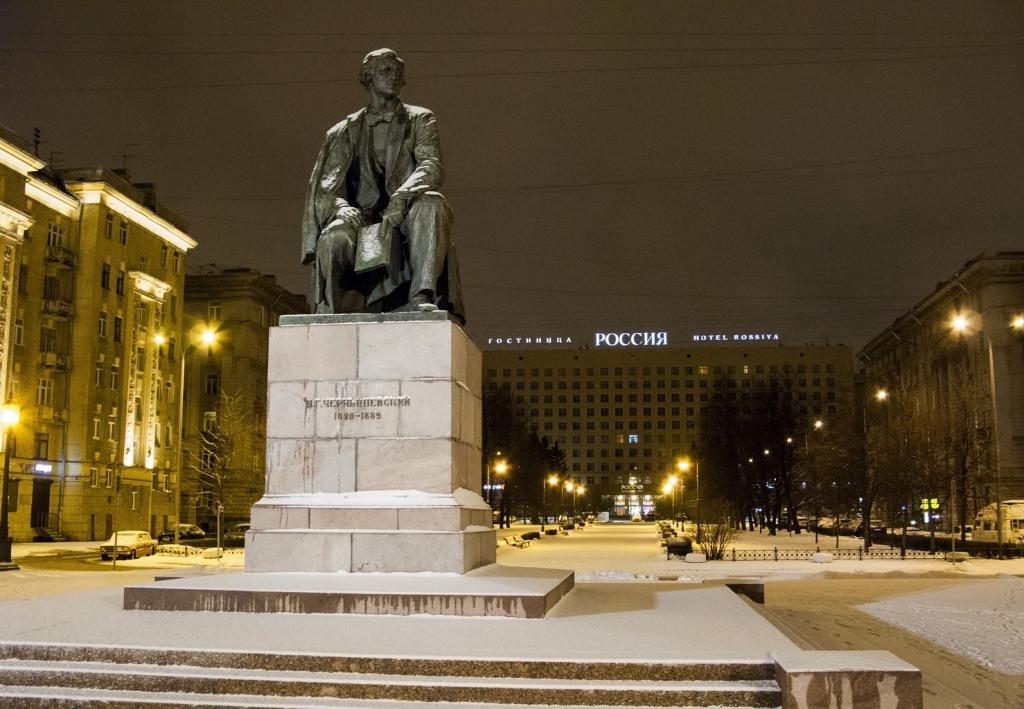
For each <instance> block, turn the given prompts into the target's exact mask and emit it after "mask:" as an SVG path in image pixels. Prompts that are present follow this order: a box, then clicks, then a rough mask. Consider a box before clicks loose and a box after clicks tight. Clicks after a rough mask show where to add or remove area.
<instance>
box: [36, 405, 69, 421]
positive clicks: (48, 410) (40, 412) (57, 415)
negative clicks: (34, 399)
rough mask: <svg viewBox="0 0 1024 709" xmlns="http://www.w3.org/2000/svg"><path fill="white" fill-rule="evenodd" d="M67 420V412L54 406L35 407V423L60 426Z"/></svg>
mask: <svg viewBox="0 0 1024 709" xmlns="http://www.w3.org/2000/svg"><path fill="white" fill-rule="evenodd" d="M67 420H68V410H67V409H62V408H58V407H56V406H37V407H36V421H38V422H40V423H49V424H62V423H66V422H67Z"/></svg>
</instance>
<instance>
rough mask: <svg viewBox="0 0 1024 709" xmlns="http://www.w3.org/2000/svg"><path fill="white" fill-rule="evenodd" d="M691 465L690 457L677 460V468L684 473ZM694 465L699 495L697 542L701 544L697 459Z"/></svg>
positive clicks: (698, 504)
mask: <svg viewBox="0 0 1024 709" xmlns="http://www.w3.org/2000/svg"><path fill="white" fill-rule="evenodd" d="M690 465H691V462H690V459H689V458H683V459H682V460H678V461H676V468H678V469H679V471H680V472H683V473H685V472H686V471H687V470H689V469H690ZM692 465H693V470H694V479H695V482H696V489H695V493H696V496H697V543H698V544H700V523H701V516H700V463H699V462H698V461H696V460H695V461H693V462H692Z"/></svg>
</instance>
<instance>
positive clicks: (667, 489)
mask: <svg viewBox="0 0 1024 709" xmlns="http://www.w3.org/2000/svg"><path fill="white" fill-rule="evenodd" d="M678 486H679V477H678V476H677V475H669V476H668V479H667V480H666V481H665V484H664V485H662V486H661V491H662V492H663V493H664V494H666V495H668V494H670V493H671V495H672V524H673V525H674V524H675V523H676V522H675V520H676V488H677V487H678Z"/></svg>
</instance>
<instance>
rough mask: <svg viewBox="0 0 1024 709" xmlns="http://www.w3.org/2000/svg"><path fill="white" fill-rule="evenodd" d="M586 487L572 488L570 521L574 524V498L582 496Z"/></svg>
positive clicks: (577, 486)
mask: <svg viewBox="0 0 1024 709" xmlns="http://www.w3.org/2000/svg"><path fill="white" fill-rule="evenodd" d="M586 489H587V488H586V487H584V486H583V485H576V486H574V487H573V488H572V521H573V522H576V496H577V495H582V494H583V493H584V492H585V491H586Z"/></svg>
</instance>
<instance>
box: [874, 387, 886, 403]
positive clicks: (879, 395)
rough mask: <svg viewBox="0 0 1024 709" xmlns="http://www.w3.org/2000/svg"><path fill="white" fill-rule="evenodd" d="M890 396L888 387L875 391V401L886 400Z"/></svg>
mask: <svg viewBox="0 0 1024 709" xmlns="http://www.w3.org/2000/svg"><path fill="white" fill-rule="evenodd" d="M888 398H889V392H888V390H886V389H879V390H878V391H876V392H875V401H885V400H887V399H888Z"/></svg>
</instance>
